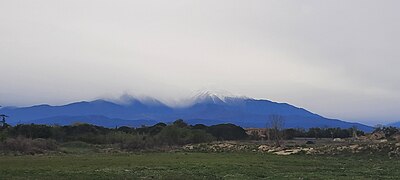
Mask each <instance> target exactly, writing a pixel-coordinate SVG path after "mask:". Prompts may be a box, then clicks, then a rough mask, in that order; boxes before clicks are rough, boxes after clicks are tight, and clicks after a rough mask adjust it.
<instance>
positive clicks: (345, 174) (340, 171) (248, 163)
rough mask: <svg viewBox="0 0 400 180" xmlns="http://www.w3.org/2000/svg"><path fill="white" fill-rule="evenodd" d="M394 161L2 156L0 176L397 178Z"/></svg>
mask: <svg viewBox="0 0 400 180" xmlns="http://www.w3.org/2000/svg"><path fill="white" fill-rule="evenodd" d="M399 168H400V163H399V161H398V159H392V160H391V159H388V158H380V157H368V156H366V155H363V156H361V155H358V156H334V157H332V156H307V155H292V156H277V155H270V154H261V153H182V152H179V153H140V154H122V153H121V154H91V155H55V156H0V177H1V179H396V178H398V177H400V171H398V170H399Z"/></svg>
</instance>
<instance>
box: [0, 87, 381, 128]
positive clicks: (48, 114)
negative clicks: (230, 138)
mask: <svg viewBox="0 0 400 180" xmlns="http://www.w3.org/2000/svg"><path fill="white" fill-rule="evenodd" d="M0 113H3V114H8V115H9V116H10V118H9V122H10V123H11V124H16V123H17V122H21V123H42V124H50V122H51V120H52V119H53V120H54V121H57V122H58V121H59V119H63V120H64V121H65V122H69V123H72V120H69V119H68V117H70V119H73V118H75V119H81V120H82V121H86V122H89V123H95V122H93V121H91V120H89V119H88V118H87V117H96V118H93V119H97V120H98V121H99V122H100V121H101V122H103V124H112V125H123V124H129V123H127V121H132V122H133V121H137V122H139V120H140V121H144V120H146V121H144V122H172V121H174V120H176V119H184V120H186V121H188V122H189V123H194V122H196V123H203V124H207V125H212V124H213V123H216V122H219V123H234V124H237V125H240V126H243V127H258V128H259V127H265V126H266V124H267V123H268V117H269V116H270V115H272V114H277V115H281V116H282V117H284V119H285V127H286V128H304V129H307V128H311V127H340V128H350V127H353V126H356V127H357V128H359V129H361V130H363V131H372V129H373V128H372V127H370V126H366V125H363V124H360V123H352V122H345V121H342V120H337V119H329V118H325V117H323V116H320V115H318V114H316V113H313V112H311V111H308V110H306V109H304V108H299V107H296V106H293V105H291V104H288V103H278V102H273V101H269V100H263V99H253V98H248V97H237V96H233V97H230V96H219V95H218V96H217V95H215V94H211V93H205V94H201V95H200V96H196V97H194V98H193V102H192V104H189V105H187V106H184V107H171V106H168V105H166V104H164V103H162V102H161V101H158V100H157V99H154V98H148V99H145V100H143V99H142V100H140V99H138V98H134V97H131V96H130V97H124V101H123V102H122V103H117V102H110V101H106V100H103V99H98V100H94V101H80V102H74V103H69V104H65V105H59V106H51V105H37V106H31V107H21V108H18V107H12V108H8V107H4V108H1V109H0ZM61 117H62V118H61ZM77 117H79V118H77ZM100 117H103V118H100ZM110 119H114V120H115V121H116V122H113V123H106V122H108V121H110ZM200 120H202V121H200ZM118 121H120V123H119V124H118ZM131 124H132V125H135V126H136V125H138V124H137V123H136V124H135V123H131ZM145 125H148V124H145Z"/></svg>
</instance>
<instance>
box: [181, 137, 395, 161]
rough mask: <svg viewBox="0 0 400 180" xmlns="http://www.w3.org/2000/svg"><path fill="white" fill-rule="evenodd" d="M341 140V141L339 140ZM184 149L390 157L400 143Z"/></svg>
mask: <svg viewBox="0 0 400 180" xmlns="http://www.w3.org/2000/svg"><path fill="white" fill-rule="evenodd" d="M341 142H342V141H341ZM183 149H184V150H185V151H192V152H260V153H271V154H276V155H292V154H309V155H324V154H326V155H339V154H356V153H364V154H385V155H386V154H387V155H388V156H390V157H400V143H398V142H393V141H391V142H388V141H383V140H379V141H369V142H362V141H354V142H351V143H349V142H342V143H328V144H320V145H318V144H317V145H296V146H280V147H277V146H273V145H270V144H256V143H239V142H214V143H206V144H195V145H186V146H184V147H183Z"/></svg>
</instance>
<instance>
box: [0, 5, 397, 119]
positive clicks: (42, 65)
mask: <svg viewBox="0 0 400 180" xmlns="http://www.w3.org/2000/svg"><path fill="white" fill-rule="evenodd" d="M399 5H400V3H399V2H398V1H394V0H392V1H391V0H387V1H380V2H378V1H374V0H356V1H330V0H328V1H316V0H314V1H311V0H310V1H289V0H279V1H277V0H268V1H264V0H251V1H246V2H244V1H236V0H222V1H211V0H202V1H197V0H195V1H187V0H172V1H161V0H148V1H127V0H126V1H125V0H117V1H102V0H96V1H94V0H70V1H53V0H40V1H35V2H33V1H32V2H30V1H28V2H27V1H21V0H13V1H1V2H0V22H2V23H1V24H0V39H1V41H0V62H1V67H2V69H1V70H2V77H1V78H0V83H1V84H3V86H2V88H0V98H1V101H0V103H2V104H10V105H28V104H36V103H55V104H59V103H65V102H70V101H75V100H83V99H93V98H99V97H105V96H106V97H110V96H112V97H117V96H119V95H121V94H124V93H132V94H143V95H148V96H155V97H156V98H160V99H162V100H164V101H174V100H176V99H179V98H183V97H185V96H188V95H189V94H191V93H192V92H193V91H196V90H198V89H224V90H227V91H230V92H232V93H235V94H242V95H246V96H251V97H255V98H266V99H272V100H277V101H285V102H289V103H292V104H295V105H298V106H302V107H306V108H308V109H310V110H312V111H314V112H317V113H321V114H322V115H325V116H328V117H337V118H343V119H351V120H354V121H360V122H363V121H368V122H378V121H394V120H396V118H397V117H398V116H399V115H400V113H398V112H397V110H395V107H399V106H400V95H398V93H397V92H398V91H399V90H400V74H399V72H398V71H397V67H399V66H400V61H399V58H400V55H399V52H400V49H399V46H398V45H397V44H398V42H399V41H400V35H399V33H397V32H400V25H399V24H398V23H397V22H399V20H400V19H399V18H400V14H399V12H398V11H397V7H398V6H399Z"/></svg>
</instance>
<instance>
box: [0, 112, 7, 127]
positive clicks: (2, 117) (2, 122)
mask: <svg viewBox="0 0 400 180" xmlns="http://www.w3.org/2000/svg"><path fill="white" fill-rule="evenodd" d="M0 118H1V121H0V122H1V125H2V127H3V128H5V127H6V126H7V123H6V118H8V116H7V115H5V114H0Z"/></svg>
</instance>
